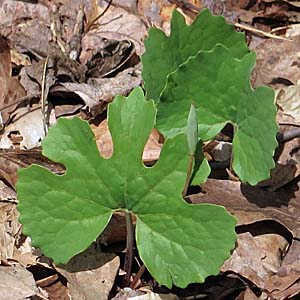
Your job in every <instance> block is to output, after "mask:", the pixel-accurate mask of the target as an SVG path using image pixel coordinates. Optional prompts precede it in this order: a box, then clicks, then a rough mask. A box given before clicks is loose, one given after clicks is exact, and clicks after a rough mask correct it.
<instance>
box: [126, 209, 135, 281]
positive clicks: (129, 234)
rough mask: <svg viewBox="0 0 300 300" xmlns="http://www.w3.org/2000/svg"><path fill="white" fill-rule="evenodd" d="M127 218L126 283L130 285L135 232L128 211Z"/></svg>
mask: <svg viewBox="0 0 300 300" xmlns="http://www.w3.org/2000/svg"><path fill="white" fill-rule="evenodd" d="M125 217H126V229H127V244H126V256H125V263H124V271H125V272H126V275H125V282H126V283H129V280H130V275H131V267H132V260H133V245H134V230H133V223H132V216H131V213H130V212H128V211H127V212H126V213H125Z"/></svg>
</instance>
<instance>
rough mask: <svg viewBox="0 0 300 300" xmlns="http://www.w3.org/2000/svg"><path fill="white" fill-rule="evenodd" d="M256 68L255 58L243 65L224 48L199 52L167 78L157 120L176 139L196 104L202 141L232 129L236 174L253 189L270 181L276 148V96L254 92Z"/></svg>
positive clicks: (247, 58) (262, 89) (263, 89)
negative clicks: (227, 124) (226, 128)
mask: <svg viewBox="0 0 300 300" xmlns="http://www.w3.org/2000/svg"><path fill="white" fill-rule="evenodd" d="M254 65H255V54H254V53H253V52H251V53H249V54H247V55H245V56H244V57H243V58H242V59H237V58H234V57H233V56H232V53H231V52H230V50H228V49H227V48H225V47H224V46H222V45H217V46H216V47H215V48H214V49H213V50H211V51H206V52H204V51H203V52H199V54H198V55H197V56H195V57H191V58H190V59H189V60H188V61H187V62H186V63H185V64H182V65H181V66H180V67H179V68H178V70H177V71H176V72H174V73H172V74H170V75H169V77H168V82H167V85H166V89H165V90H164V92H163V94H162V96H161V99H160V102H159V104H158V116H157V127H158V129H159V130H160V131H161V132H162V133H163V134H164V135H166V136H173V135H175V134H177V133H178V132H180V131H183V130H184V128H185V126H186V120H187V116H188V112H189V107H190V104H191V103H192V102H193V103H194V104H195V106H196V111H197V115H198V119H199V136H200V138H201V139H202V140H209V139H212V138H213V137H214V136H215V135H216V134H217V133H218V132H219V131H220V130H221V129H222V128H223V127H224V126H225V124H226V123H228V122H229V123H232V124H233V126H234V139H233V169H234V170H235V172H236V173H237V174H238V176H239V177H240V179H241V180H242V181H245V182H249V183H250V184H256V183H257V182H259V181H261V180H263V179H266V178H268V177H269V174H270V173H269V172H270V169H271V168H273V167H274V161H273V153H274V150H275V148H276V146H277V142H276V139H275V136H276V132H277V125H276V122H275V116H276V107H275V104H274V91H273V90H272V89H271V88H268V87H259V88H257V89H255V90H254V89H253V88H252V87H251V85H250V75H251V72H252V70H253V67H254Z"/></svg>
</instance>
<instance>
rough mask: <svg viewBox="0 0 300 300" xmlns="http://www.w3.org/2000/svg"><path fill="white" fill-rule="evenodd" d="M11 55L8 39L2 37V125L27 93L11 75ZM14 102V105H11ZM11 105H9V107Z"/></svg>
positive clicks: (0, 72) (0, 101)
mask: <svg viewBox="0 0 300 300" xmlns="http://www.w3.org/2000/svg"><path fill="white" fill-rule="evenodd" d="M11 71H12V70H11V56H10V49H9V46H8V44H7V42H6V40H5V39H4V38H3V37H1V38H0V86H1V91H0V111H1V118H2V120H0V123H1V126H3V124H6V123H7V121H8V120H9V117H10V113H11V112H12V111H13V110H14V109H15V108H16V106H17V104H15V102H16V101H17V100H18V99H20V98H21V97H23V96H25V95H26V92H25V90H24V88H23V87H22V85H21V84H20V82H19V81H18V80H17V79H16V78H13V77H11ZM11 104H12V105H11ZM7 106H9V107H7Z"/></svg>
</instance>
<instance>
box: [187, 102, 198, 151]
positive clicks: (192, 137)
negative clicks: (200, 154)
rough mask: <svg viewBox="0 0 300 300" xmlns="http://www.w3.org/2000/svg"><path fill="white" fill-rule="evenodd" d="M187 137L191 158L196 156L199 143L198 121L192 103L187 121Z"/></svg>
mask: <svg viewBox="0 0 300 300" xmlns="http://www.w3.org/2000/svg"><path fill="white" fill-rule="evenodd" d="M186 136H187V141H188V145H189V153H190V155H191V156H193V155H195V151H196V147H197V143H198V119H197V113H196V109H195V105H194V104H193V103H192V104H191V107H190V112H189V115H188V120H187V127H186Z"/></svg>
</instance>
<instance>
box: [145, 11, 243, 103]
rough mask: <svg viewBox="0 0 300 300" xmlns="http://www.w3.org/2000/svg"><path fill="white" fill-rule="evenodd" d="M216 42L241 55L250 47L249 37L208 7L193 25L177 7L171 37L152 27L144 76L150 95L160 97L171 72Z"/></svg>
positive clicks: (239, 56) (150, 96)
mask: <svg viewBox="0 0 300 300" xmlns="http://www.w3.org/2000/svg"><path fill="white" fill-rule="evenodd" d="M216 44H223V45H225V46H226V47H227V48H228V49H230V51H231V52H232V54H233V55H234V56H235V57H237V58H241V57H243V56H244V55H245V54H246V53H248V52H249V49H248V47H247V45H246V42H245V36H244V34H242V33H238V32H236V31H235V30H234V26H233V25H229V24H227V23H226V22H225V20H224V18H223V17H221V16H213V15H212V14H211V13H210V11H209V10H208V9H204V10H202V11H201V13H200V14H199V15H198V17H197V18H196V20H195V21H194V23H193V24H192V25H190V26H188V25H186V24H185V21H184V17H183V16H182V15H181V14H180V13H178V12H177V11H176V10H175V11H174V12H173V16H172V21H171V34H170V36H169V37H167V36H166V35H165V34H164V33H163V32H162V31H161V30H159V29H153V28H151V29H150V30H149V36H148V38H147V39H146V41H145V48H146V51H145V54H144V55H143V56H142V63H143V79H144V83H145V89H146V91H147V98H148V99H154V100H156V101H157V100H158V99H159V97H160V94H161V92H162V90H163V88H164V86H165V83H166V80H167V75H168V74H170V73H171V72H173V71H175V70H176V69H177V68H178V67H179V66H180V65H181V64H182V63H184V62H186V60H187V59H188V58H189V57H191V56H195V55H196V54H197V53H198V52H199V51H208V50H211V49H213V47H214V46H215V45H216Z"/></svg>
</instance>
